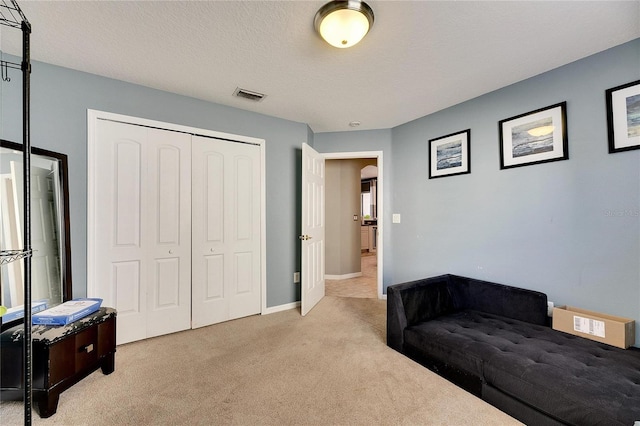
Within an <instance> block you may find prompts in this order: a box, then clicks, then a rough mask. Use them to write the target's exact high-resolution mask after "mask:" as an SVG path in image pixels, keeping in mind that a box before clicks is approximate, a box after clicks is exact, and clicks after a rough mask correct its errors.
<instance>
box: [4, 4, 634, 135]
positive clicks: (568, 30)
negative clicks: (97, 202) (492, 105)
mask: <svg viewBox="0 0 640 426" xmlns="http://www.w3.org/2000/svg"><path fill="white" fill-rule="evenodd" d="M324 3H325V2H324V1H323V0H320V1H186V2H185V1H133V2H128V1H45V2H40V1H24V0H22V1H20V0H19V4H20V6H21V8H22V9H23V11H24V13H25V14H26V16H27V18H28V19H29V21H30V22H31V24H32V26H33V33H32V60H36V61H43V62H48V63H51V64H55V65H60V66H64V67H68V68H72V69H76V70H81V71H86V72H89V73H94V74H99V75H102V76H106V77H111V78H115V79H118V80H124V81H128V82H131V83H136V84H141V85H144V86H148V87H153V88H156V89H161V90H166V91H169V92H174V93H178V94H183V95H187V96H191V97H194V98H199V99H203V100H207V101H211V102H215V103H219V104H223V105H229V106H233V107H237V108H242V109H245V110H250V111H256V112H259V113H263V114H267V115H270V116H275V117H281V118H285V119H288V120H293V121H298V122H302V123H308V124H309V126H310V127H311V129H312V130H313V131H314V132H328V131H343V130H350V129H351V128H350V127H349V125H348V123H349V122H350V121H360V122H361V123H362V124H361V125H360V127H358V129H380V128H391V127H394V126H397V125H399V124H403V123H406V122H408V121H411V120H413V119H415V118H418V117H421V116H424V115H427V114H430V113H433V112H435V111H438V110H441V109H444V108H447V107H449V106H451V105H455V104H457V103H459V102H462V101H465V100H468V99H471V98H474V97H476V96H479V95H481V94H483V93H487V92H490V91H493V90H495V89H498V88H500V87H504V86H507V85H509V84H512V83H515V82H517V81H520V80H523V79H526V78H528V77H531V76H534V75H537V74H540V73H542V72H545V71H548V70H550V69H553V68H556V67H558V66H561V65H564V64H567V63H569V62H573V61H575V60H577V59H580V58H583V57H585V56H588V55H591V54H593V53H596V52H599V51H602V50H605V49H607V48H610V47H613V46H616V45H619V44H622V43H624V42H626V41H629V40H633V39H635V38H638V37H640V0H635V1H611V0H610V1H586V2H582V1H563V2H558V1H469V2H465V1H374V0H371V1H368V4H369V5H370V6H371V7H372V8H373V10H374V13H375V24H374V26H373V28H372V30H371V31H370V33H369V34H368V35H367V37H365V39H364V40H363V41H362V42H361V43H360V44H358V45H356V46H355V47H353V48H351V49H336V48H333V47H331V46H329V45H328V44H326V43H325V42H323V41H322V40H321V39H320V38H319V37H318V36H317V35H316V34H315V32H314V30H313V17H314V15H315V12H316V11H317V10H318V9H319V8H320V7H321V6H322V5H323V4H324ZM1 35H2V39H1V45H0V48H1V49H2V51H4V52H7V53H12V54H18V55H19V54H20V37H19V31H15V30H11V29H7V28H6V27H2V34H1ZM639 67H640V64H639ZM236 87H241V88H244V89H248V90H252V91H256V92H261V93H265V94H266V95H267V98H266V99H264V100H263V101H262V102H259V103H253V102H251V101H248V100H246V99H239V98H235V97H233V96H232V94H233V92H234V90H235V89H236Z"/></svg>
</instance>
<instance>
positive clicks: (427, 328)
mask: <svg viewBox="0 0 640 426" xmlns="http://www.w3.org/2000/svg"><path fill="white" fill-rule="evenodd" d="M387 304H388V309H387V343H388V345H389V346H391V347H392V348H394V349H396V350H398V351H400V352H402V353H404V354H406V355H407V356H409V357H411V358H413V359H415V360H416V361H418V362H420V363H422V364H423V365H425V366H427V367H429V368H430V369H432V370H434V371H435V372H437V373H439V374H441V375H443V376H445V377H446V378H448V379H450V380H451V381H452V382H454V383H456V384H458V385H460V386H462V387H463V388H465V389H467V390H468V391H470V392H472V393H474V394H476V395H477V396H479V397H481V398H483V399H485V400H486V401H488V402H490V403H492V404H493V405H495V406H496V407H498V408H500V409H502V410H503V411H505V412H507V413H508V414H510V415H512V416H514V417H516V418H518V419H519V420H521V421H523V422H525V423H526V424H530V425H544V424H571V425H618V424H619V425H629V426H632V425H633V424H634V421H636V420H640V350H637V349H634V348H632V349H628V350H623V349H618V348H615V347H612V346H608V345H605V344H602V343H598V342H594V341H591V340H587V339H583V338H580V337H576V336H572V335H569V334H566V333H562V332H559V331H555V330H553V329H551V328H550V327H549V326H548V325H546V322H547V321H546V295H544V294H543V293H539V292H532V291H529V290H524V289H518V288H515V287H510V286H503V285H500V284H494V283H488V282H485V281H480V280H474V279H470V278H464V277H459V276H455V275H444V276H440V277H434V278H429V279H425V280H419V281H414V282H411V283H405V284H398V285H395V286H390V287H389V288H388V290H387ZM501 305H502V306H501ZM538 310H539V311H540V312H536V311H538ZM487 311H489V312H487Z"/></svg>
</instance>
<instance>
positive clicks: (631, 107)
mask: <svg viewBox="0 0 640 426" xmlns="http://www.w3.org/2000/svg"><path fill="white" fill-rule="evenodd" d="M605 99H606V102H607V133H608V137H609V138H608V139H609V154H613V153H616V152H624V151H631V150H634V149H640V80H637V81H632V82H631V83H627V84H623V85H621V86H617V87H613V88H611V89H607V90H606V91H605Z"/></svg>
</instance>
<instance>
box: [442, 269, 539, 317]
mask: <svg viewBox="0 0 640 426" xmlns="http://www.w3.org/2000/svg"><path fill="white" fill-rule="evenodd" d="M450 290H451V293H452V300H453V301H454V303H455V310H462V309H473V310H476V311H480V312H487V313H490V314H494V315H500V316H503V317H507V318H513V319H517V320H520V321H526V322H529V323H532V324H538V325H546V324H547V295H546V294H544V293H540V292H538V291H533V290H527V289H523V288H518V287H511V286H507V285H502V284H495V283H490V282H487V281H482V280H477V279H473V278H465V277H460V276H456V275H451V276H450Z"/></svg>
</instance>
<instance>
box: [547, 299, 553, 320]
mask: <svg viewBox="0 0 640 426" xmlns="http://www.w3.org/2000/svg"><path fill="white" fill-rule="evenodd" d="M547 316H549V317H552V316H553V302H547Z"/></svg>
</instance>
